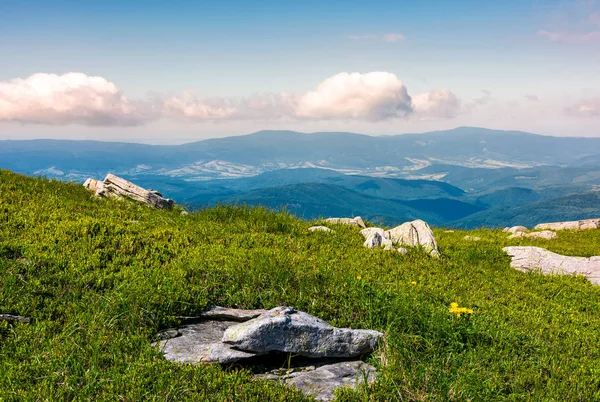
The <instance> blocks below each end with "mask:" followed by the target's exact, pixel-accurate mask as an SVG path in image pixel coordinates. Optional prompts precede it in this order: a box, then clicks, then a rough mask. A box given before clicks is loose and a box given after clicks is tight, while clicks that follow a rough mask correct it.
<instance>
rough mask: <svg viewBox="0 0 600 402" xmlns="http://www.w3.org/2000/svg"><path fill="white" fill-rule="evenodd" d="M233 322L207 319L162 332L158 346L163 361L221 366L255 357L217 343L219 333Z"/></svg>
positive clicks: (218, 341) (219, 339)
mask: <svg viewBox="0 0 600 402" xmlns="http://www.w3.org/2000/svg"><path fill="white" fill-rule="evenodd" d="M237 324H239V322H237V321H217V320H207V321H201V322H199V323H196V324H190V325H186V326H183V327H181V328H179V329H178V330H177V331H175V334H173V333H172V332H173V331H170V333H169V332H167V333H166V334H165V333H163V336H162V337H164V338H168V336H164V335H169V336H172V335H175V337H174V338H169V339H164V340H161V341H159V346H160V349H161V351H162V352H163V354H164V356H165V358H166V359H167V360H170V361H172V362H176V363H221V364H229V363H233V362H236V361H238V360H242V359H247V358H250V357H253V356H256V353H249V352H243V351H241V350H236V349H234V348H232V347H231V346H229V345H227V344H224V343H223V342H221V338H222V337H223V333H225V330H226V329H227V328H229V327H231V326H232V325H237Z"/></svg>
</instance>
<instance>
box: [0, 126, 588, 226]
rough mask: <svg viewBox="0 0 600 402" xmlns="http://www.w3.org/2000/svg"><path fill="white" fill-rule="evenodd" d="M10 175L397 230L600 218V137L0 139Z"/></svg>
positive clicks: (475, 131) (471, 130)
mask: <svg viewBox="0 0 600 402" xmlns="http://www.w3.org/2000/svg"><path fill="white" fill-rule="evenodd" d="M0 168H4V169H9V170H12V171H15V172H18V173H24V174H28V175H36V176H40V175H41V176H46V177H51V178H57V179H60V180H72V181H77V182H83V180H85V179H86V178H87V177H95V178H102V177H103V176H104V175H106V173H108V172H111V173H114V174H117V175H119V176H122V177H125V178H127V179H129V180H132V181H134V182H135V183H138V184H140V185H142V186H144V187H150V188H154V189H156V190H159V191H161V192H162V193H163V194H164V195H166V196H168V197H171V198H173V199H175V200H176V201H177V202H179V203H182V204H184V205H187V206H188V207H190V208H199V207H203V206H207V205H214V204H215V203H219V202H226V203H245V204H251V205H263V206H266V207H269V208H282V207H286V208H287V209H288V210H289V211H290V212H292V213H295V214H297V215H299V216H302V217H305V218H316V217H319V216H345V215H362V216H363V217H366V218H367V219H370V220H375V221H380V222H381V223H382V224H387V225H392V224H396V223H398V222H402V221H404V220H408V219H414V218H423V219H426V220H429V221H430V222H431V223H433V224H436V225H441V226H460V227H477V226H482V225H485V226H504V225H508V224H513V223H515V224H516V223H521V224H523V223H538V221H541V220H562V219H566V217H569V219H571V218H572V219H583V218H588V217H597V216H600V204H599V203H598V202H597V201H598V197H597V196H596V195H597V194H598V189H599V188H600V139H598V138H574V137H550V136H543V135H536V134H531V133H524V132H517V131H499V130H488V129H482V128H475V127H460V128H456V129H453V130H447V131H438V132H431V133H423V134H403V135H395V136H378V137H374V136H367V135H361V134H354V133H312V134H304V133H298V132H291V131H261V132H258V133H254V134H249V135H244V136H236V137H226V138H218V139H208V140H204V141H199V142H194V143H189V144H183V145H171V146H154V145H146V144H133V143H114V142H99V141H64V140H23V141H0ZM569 197H571V198H569ZM567 206H568V208H566V207H567ZM542 211H543V212H542ZM517 221H518V222H517Z"/></svg>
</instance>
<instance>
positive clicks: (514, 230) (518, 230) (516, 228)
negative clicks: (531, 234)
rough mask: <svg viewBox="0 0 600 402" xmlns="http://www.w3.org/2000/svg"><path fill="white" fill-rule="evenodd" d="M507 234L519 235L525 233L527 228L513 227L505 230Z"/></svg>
mask: <svg viewBox="0 0 600 402" xmlns="http://www.w3.org/2000/svg"><path fill="white" fill-rule="evenodd" d="M505 231H506V232H507V233H519V232H527V228H526V227H525V226H513V227H511V228H508V229H507V230H505Z"/></svg>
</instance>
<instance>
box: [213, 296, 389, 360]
mask: <svg viewBox="0 0 600 402" xmlns="http://www.w3.org/2000/svg"><path fill="white" fill-rule="evenodd" d="M382 336H383V334H382V333H381V332H377V331H373V330H368V329H349V328H336V327H333V326H331V325H329V324H328V323H326V322H325V321H323V320H320V319H318V318H317V317H314V316H312V315H309V314H306V313H304V312H302V311H298V310H295V309H293V308H291V307H277V308H274V309H272V310H269V311H268V312H267V313H264V314H261V315H260V316H258V317H257V318H254V319H252V320H250V321H246V322H244V323H241V324H238V325H234V326H231V327H229V328H227V329H226V330H225V333H224V334H223V342H224V343H226V344H229V345H231V346H233V347H235V348H236V349H238V350H242V351H245V352H251V353H266V352H271V351H278V352H286V353H294V354H297V355H301V356H307V357H354V356H359V355H362V354H366V353H371V352H373V351H374V350H375V348H376V347H377V344H378V342H379V339H380V338H381V337H382Z"/></svg>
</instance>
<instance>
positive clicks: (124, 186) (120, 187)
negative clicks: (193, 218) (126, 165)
mask: <svg viewBox="0 0 600 402" xmlns="http://www.w3.org/2000/svg"><path fill="white" fill-rule="evenodd" d="M83 186H84V187H85V188H87V189H88V190H90V191H93V192H94V194H95V195H96V197H117V198H131V199H133V200H136V201H139V202H142V203H144V204H147V205H150V206H152V207H154V208H166V209H171V208H173V205H174V202H173V200H170V199H168V198H163V196H162V194H160V193H159V192H158V191H155V190H146V189H145V188H142V187H140V186H137V185H135V184H133V183H132V182H130V181H127V180H125V179H122V178H120V177H118V176H115V175H113V174H110V173H109V174H107V175H106V178H105V179H104V181H103V182H100V181H98V180H94V179H91V178H90V179H87V180H86V181H85V183H84V184H83Z"/></svg>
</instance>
